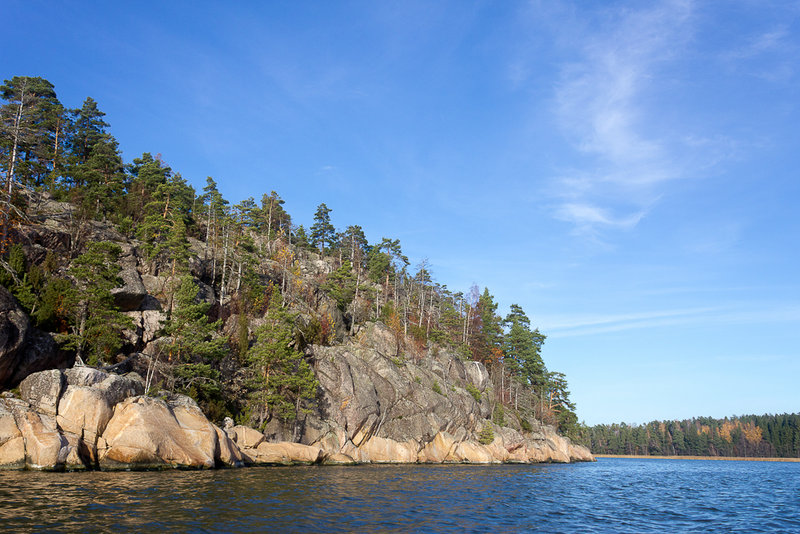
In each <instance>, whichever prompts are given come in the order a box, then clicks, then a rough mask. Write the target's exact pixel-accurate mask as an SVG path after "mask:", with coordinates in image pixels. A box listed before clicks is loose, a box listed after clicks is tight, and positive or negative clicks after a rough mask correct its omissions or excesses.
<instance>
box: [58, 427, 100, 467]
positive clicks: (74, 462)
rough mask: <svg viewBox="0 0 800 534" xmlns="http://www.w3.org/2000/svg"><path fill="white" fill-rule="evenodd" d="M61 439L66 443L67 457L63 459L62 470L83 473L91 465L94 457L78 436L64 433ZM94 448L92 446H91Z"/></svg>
mask: <svg viewBox="0 0 800 534" xmlns="http://www.w3.org/2000/svg"><path fill="white" fill-rule="evenodd" d="M62 436H63V438H64V439H65V440H66V442H67V455H66V457H65V458H64V469H66V470H67V471H85V470H86V469H88V466H89V465H93V463H94V457H93V456H92V453H91V452H90V450H89V447H87V445H86V443H85V442H84V441H83V440H82V439H81V437H80V436H78V435H76V434H72V433H70V432H64V433H63V434H62ZM92 447H94V444H92Z"/></svg>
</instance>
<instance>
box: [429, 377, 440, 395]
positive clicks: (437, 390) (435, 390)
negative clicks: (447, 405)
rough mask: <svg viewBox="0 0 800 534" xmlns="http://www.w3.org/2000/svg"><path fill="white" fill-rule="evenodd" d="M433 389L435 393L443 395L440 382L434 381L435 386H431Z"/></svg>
mask: <svg viewBox="0 0 800 534" xmlns="http://www.w3.org/2000/svg"><path fill="white" fill-rule="evenodd" d="M431 389H432V390H433V391H434V393H438V394H439V395H442V388H440V387H439V382H437V381H435V380H434V381H433V386H431Z"/></svg>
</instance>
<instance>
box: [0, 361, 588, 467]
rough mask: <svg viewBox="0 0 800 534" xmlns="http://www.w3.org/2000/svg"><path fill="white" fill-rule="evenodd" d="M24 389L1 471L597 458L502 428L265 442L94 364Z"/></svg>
mask: <svg viewBox="0 0 800 534" xmlns="http://www.w3.org/2000/svg"><path fill="white" fill-rule="evenodd" d="M19 391H20V395H19V397H17V396H15V395H13V394H11V393H9V392H6V393H4V394H3V397H2V398H0V469H33V470H52V471H60V470H91V469H99V470H103V471H107V470H131V469H137V470H139V469H141V470H146V469H166V468H187V469H213V468H226V467H229V468H235V467H243V466H251V465H302V464H332V465H346V464H357V463H477V464H489V463H501V462H509V463H539V462H570V461H591V460H593V458H592V456H591V454H590V453H589V451H588V450H586V449H585V448H584V447H581V446H575V445H573V444H571V443H570V442H569V441H568V440H566V439H564V438H562V437H560V436H558V435H556V434H555V433H553V434H551V435H547V436H541V437H542V438H543V439H539V440H536V441H538V443H534V440H530V439H527V440H526V439H523V440H522V441H520V440H518V439H510V438H513V435H512V434H511V433H509V432H508V431H505V432H504V431H503V429H502V428H499V427H498V432H497V434H496V436H495V438H494V440H493V441H492V442H491V443H488V444H486V445H483V444H481V443H478V442H475V441H473V440H470V439H467V436H464V435H461V436H459V435H457V434H456V435H453V434H450V433H448V432H446V431H440V432H438V433H437V434H436V435H435V436H434V437H433V439H431V440H430V441H427V442H424V443H423V442H420V441H416V440H413V439H409V440H406V441H397V440H394V439H390V438H384V437H379V436H376V435H371V436H368V437H366V439H363V440H360V441H359V444H358V445H355V443H354V442H353V441H352V440H347V442H346V443H345V445H344V446H339V447H335V446H334V447H331V446H330V445H331V440H327V441H325V440H322V441H321V442H319V443H318V444H314V445H307V444H303V443H293V442H288V441H268V440H267V437H266V436H265V435H264V434H263V433H261V432H259V431H257V430H255V429H252V428H249V427H246V426H241V425H233V422H232V421H230V420H227V421H226V425H225V427H224V428H220V427H219V426H217V425H214V424H213V423H211V422H210V421H209V420H208V419H207V418H206V417H205V415H204V414H203V412H202V411H201V410H200V408H199V407H198V406H197V404H196V403H195V402H194V401H193V400H192V399H190V398H189V397H186V396H183V395H174V394H169V393H166V392H164V393H163V394H161V395H158V396H144V395H143V394H142V393H143V391H144V382H143V381H142V379H141V377H139V376H138V375H136V374H135V373H129V374H127V375H116V374H112V373H106V372H103V371H100V370H97V369H93V368H89V367H73V368H71V369H66V370H58V369H53V370H49V371H42V372H39V373H34V374H32V375H30V376H29V377H27V378H26V379H25V380H24V381H23V382H22V383H21V384H20V387H19ZM506 430H508V429H506ZM462 434H463V433H462ZM320 445H322V446H320Z"/></svg>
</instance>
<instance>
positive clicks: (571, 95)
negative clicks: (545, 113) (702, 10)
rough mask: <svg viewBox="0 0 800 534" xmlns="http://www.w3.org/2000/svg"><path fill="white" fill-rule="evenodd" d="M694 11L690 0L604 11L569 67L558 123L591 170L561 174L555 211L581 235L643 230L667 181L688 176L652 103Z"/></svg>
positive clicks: (558, 99) (559, 93) (558, 96)
mask: <svg viewBox="0 0 800 534" xmlns="http://www.w3.org/2000/svg"><path fill="white" fill-rule="evenodd" d="M691 13H692V6H691V3H690V2H686V1H675V2H668V3H666V4H662V5H658V6H656V7H653V8H649V9H645V10H640V11H631V10H614V11H609V12H604V13H602V14H601V15H600V16H599V17H598V20H593V21H592V23H591V25H590V26H591V27H598V28H601V29H599V30H597V31H595V32H593V33H590V34H588V35H587V36H585V37H584V38H583V40H582V41H580V42H579V43H578V45H577V47H576V53H577V57H576V59H575V60H574V61H572V62H570V63H568V64H566V65H564V66H562V69H561V75H560V80H559V83H558V84H557V85H556V88H555V98H554V102H555V106H554V114H555V117H556V122H557V124H558V125H559V128H560V129H561V131H562V132H563V134H564V135H565V136H566V137H567V138H568V139H569V141H570V143H571V145H572V147H573V148H574V149H575V150H576V151H577V152H578V154H579V155H580V157H581V158H582V159H584V160H586V164H585V165H584V169H587V168H588V169H591V170H581V169H574V168H572V169H568V170H567V171H566V172H563V173H562V174H561V176H560V177H558V178H556V179H555V185H554V188H553V193H554V196H555V197H557V198H558V199H559V200H558V201H557V203H556V206H555V207H554V215H555V217H556V218H557V219H560V220H563V221H567V222H570V223H572V224H573V225H574V226H575V228H576V230H578V231H579V232H582V233H596V231H598V230H602V229H630V228H633V227H635V226H636V225H637V224H638V223H639V221H641V219H642V218H643V217H644V216H645V214H646V212H647V209H646V208H647V206H648V205H649V204H650V203H652V202H653V200H654V199H655V198H657V196H658V194H659V192H658V188H659V186H660V185H661V184H663V183H664V182H666V181H669V180H672V179H675V178H677V177H679V176H680V172H679V171H678V169H677V168H676V166H675V165H674V164H673V163H671V162H672V160H673V155H672V154H671V153H670V151H669V149H668V143H667V142H666V141H665V140H663V139H660V138H659V136H658V134H657V133H656V131H655V129H654V128H653V123H654V122H657V120H656V119H657V117H658V110H654V109H649V108H648V106H647V105H646V104H645V103H644V101H645V97H646V95H647V92H648V89H650V88H651V87H652V86H653V85H654V84H656V83H657V82H658V74H659V72H658V71H659V67H660V65H661V64H662V63H664V62H667V61H669V60H671V59H673V58H674V57H675V55H676V54H677V52H676V51H678V50H680V48H681V46H682V43H683V42H684V41H685V39H686V36H687V28H688V22H689V20H690V18H691ZM603 28H608V29H603Z"/></svg>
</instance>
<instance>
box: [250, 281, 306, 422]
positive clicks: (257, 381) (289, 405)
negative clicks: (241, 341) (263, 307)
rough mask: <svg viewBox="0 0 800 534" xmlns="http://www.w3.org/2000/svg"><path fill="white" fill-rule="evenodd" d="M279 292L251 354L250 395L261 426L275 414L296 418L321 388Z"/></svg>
mask: <svg viewBox="0 0 800 534" xmlns="http://www.w3.org/2000/svg"><path fill="white" fill-rule="evenodd" d="M276 293H277V291H273V296H272V299H271V301H270V308H269V311H268V313H267V315H266V324H264V325H263V326H260V327H259V328H258V329H256V331H255V335H256V341H255V343H254V344H253V346H252V347H250V350H249V351H248V353H247V360H248V363H249V366H250V371H251V389H252V393H251V396H250V398H251V400H252V401H253V403H254V404H255V414H254V415H255V417H256V419H257V425H258V426H261V425H263V424H264V422H266V421H267V420H268V419H269V418H271V417H272V416H275V417H277V418H278V419H279V420H281V421H284V422H292V421H295V420H296V419H297V418H298V416H299V415H301V414H302V412H303V408H302V404H303V402H305V401H311V400H313V399H314V398H315V397H316V392H317V388H318V387H319V382H318V381H317V379H316V377H315V376H314V372H313V370H312V369H311V367H310V366H309V365H308V363H307V362H306V361H305V358H304V357H303V353H302V352H300V351H298V350H297V349H295V348H294V347H293V339H294V335H293V323H294V318H293V317H292V316H291V315H290V314H289V313H288V312H287V311H286V310H285V309H283V308H282V307H281V304H280V300H281V299H280V298H278V295H277V294H276Z"/></svg>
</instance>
